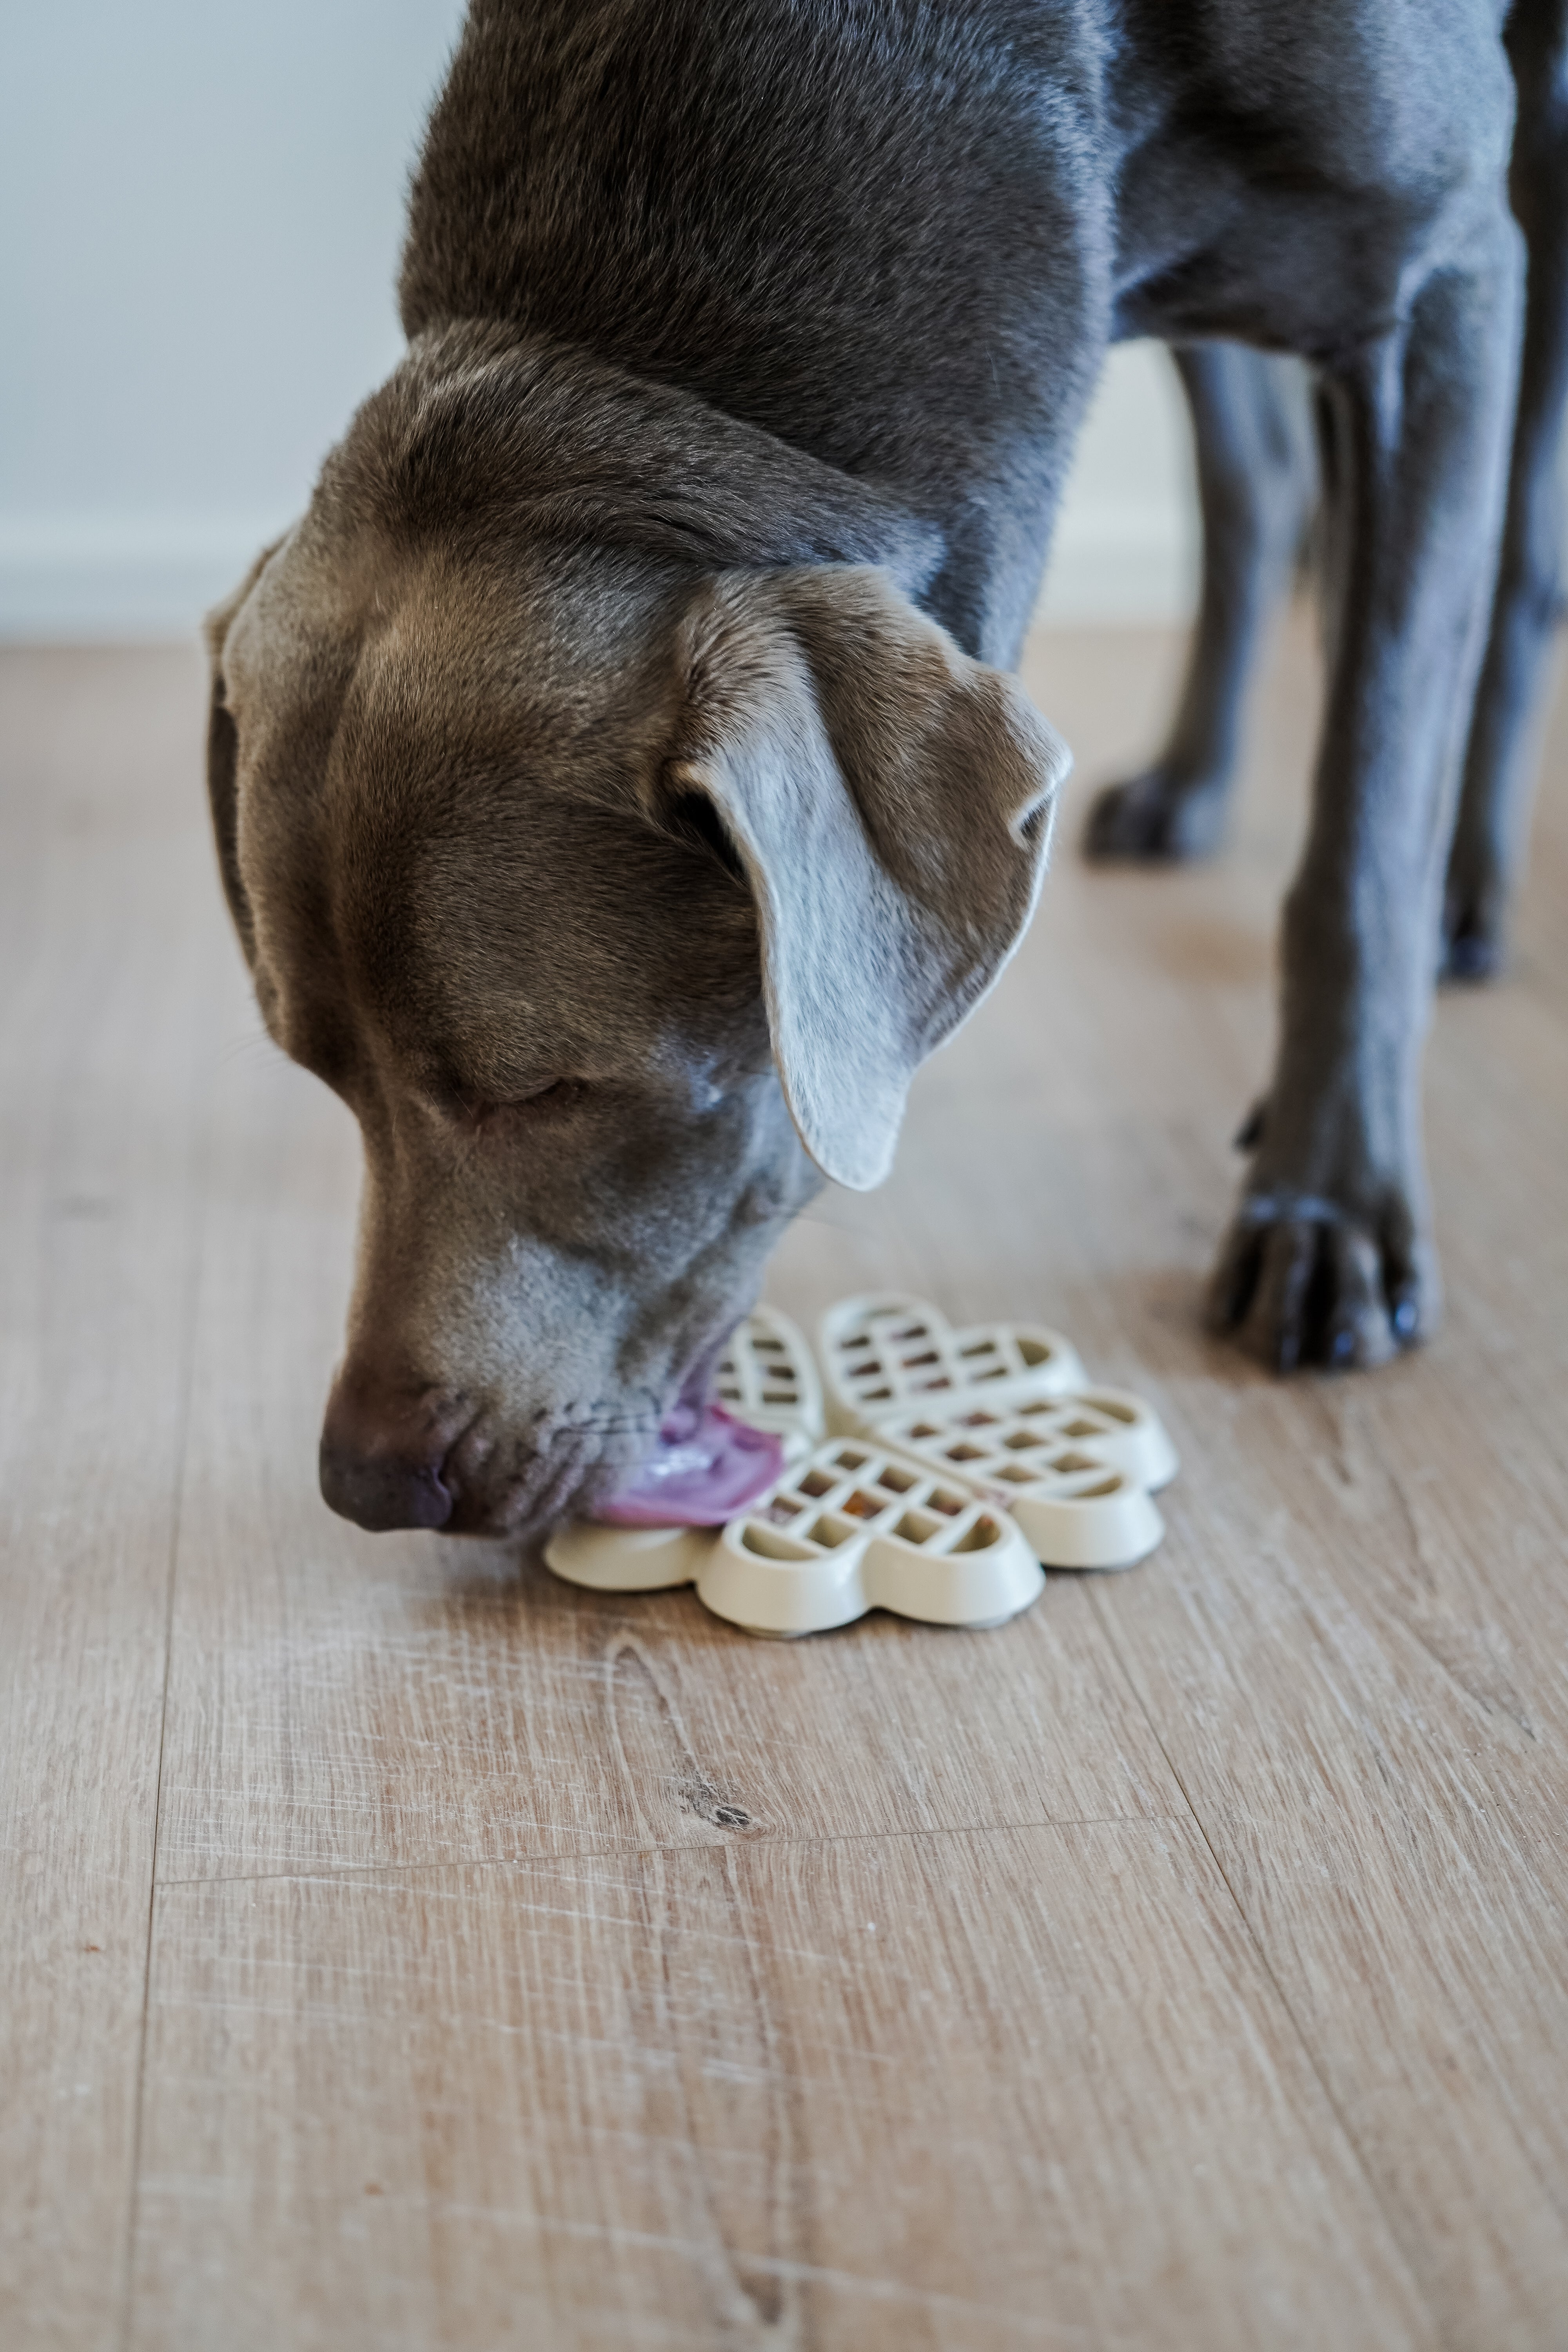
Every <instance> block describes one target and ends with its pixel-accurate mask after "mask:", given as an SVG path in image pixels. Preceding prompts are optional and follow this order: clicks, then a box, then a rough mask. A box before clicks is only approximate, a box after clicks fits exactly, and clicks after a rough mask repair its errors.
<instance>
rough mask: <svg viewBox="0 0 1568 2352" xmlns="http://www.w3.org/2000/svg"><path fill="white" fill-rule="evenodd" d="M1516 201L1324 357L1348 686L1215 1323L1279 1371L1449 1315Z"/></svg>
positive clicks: (1336, 633) (1333, 544)
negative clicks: (1451, 977) (1426, 1109)
mask: <svg viewBox="0 0 1568 2352" xmlns="http://www.w3.org/2000/svg"><path fill="white" fill-rule="evenodd" d="M1520 289H1521V261H1520V253H1519V240H1518V236H1517V232H1516V231H1515V229H1514V226H1513V225H1512V223H1511V221H1510V220H1509V219H1508V218H1507V217H1506V215H1504V214H1503V213H1502V210H1501V206H1500V205H1499V206H1498V208H1497V210H1496V212H1495V213H1494V214H1493V215H1491V216H1489V219H1488V221H1487V222H1486V224H1485V225H1484V226H1483V227H1481V228H1480V229H1479V230H1478V232H1477V234H1476V236H1475V237H1474V238H1473V240H1472V242H1471V244H1470V247H1469V248H1468V251H1467V253H1466V255H1465V257H1464V261H1463V264H1462V266H1458V267H1456V266H1450V267H1448V268H1446V269H1444V270H1443V271H1441V272H1439V273H1436V274H1435V275H1434V276H1433V277H1432V278H1430V279H1429V280H1428V282H1427V284H1426V288H1425V289H1424V290H1423V292H1422V293H1421V295H1420V296H1419V298H1418V299H1417V300H1416V302H1415V306H1414V309H1413V310H1412V312H1411V315H1410V317H1409V320H1408V321H1407V323H1406V324H1405V325H1404V326H1403V327H1402V328H1401V329H1400V330H1399V331H1397V332H1396V333H1394V334H1392V335H1390V336H1388V337H1386V338H1385V339H1384V340H1383V341H1380V342H1378V343H1377V344H1375V345H1373V347H1371V348H1370V349H1367V350H1364V351H1363V352H1359V353H1357V354H1355V355H1354V356H1353V357H1352V358H1351V359H1349V360H1347V361H1345V362H1342V363H1341V364H1339V365H1337V366H1335V367H1334V368H1332V369H1331V370H1330V371H1329V372H1328V376H1327V382H1326V391H1327V398H1326V400H1325V402H1324V403H1323V404H1322V406H1323V408H1324V411H1325V417H1326V430H1327V431H1328V433H1329V434H1330V436H1331V446H1330V447H1329V448H1328V450H1327V451H1326V453H1325V455H1326V458H1327V461H1328V462H1327V464H1326V467H1325V471H1326V474H1327V477H1328V480H1329V483H1330V485H1331V501H1330V515H1329V546H1328V557H1329V562H1328V565H1327V581H1326V587H1327V593H1329V595H1330V597H1331V606H1330V613H1331V627H1330V642H1331V646H1332V648H1333V654H1332V667H1331V685H1330V691H1329V700H1328V709H1327V712H1326V716H1325V720H1324V728H1323V738H1322V742H1321V750H1320V755H1319V761H1318V769H1317V776H1316V783H1315V789H1314V799H1313V811H1312V820H1311V825H1310V833H1309V836H1308V841H1307V846H1306V851H1305V854H1304V856H1303V859H1302V863H1301V866H1300V872H1299V873H1298V875H1297V877H1296V880H1295V883H1294V885H1293V886H1292V888H1291V890H1290V894H1289V898H1288V900H1287V903H1286V908H1285V922H1284V935H1283V943H1282V958H1281V961H1282V977H1283V1003H1282V1019H1281V1036H1280V1045H1279V1060H1278V1064H1277V1066H1276V1070H1275V1075H1274V1079H1273V1082H1272V1085H1271V1087H1270V1089H1269V1093H1268V1100H1267V1104H1266V1106H1265V1108H1264V1110H1263V1113H1262V1116H1261V1118H1260V1119H1259V1120H1258V1123H1257V1127H1256V1131H1255V1134H1254V1136H1253V1138H1252V1139H1251V1140H1252V1143H1253V1149H1254V1151H1255V1158H1254V1161H1253V1166H1252V1170H1251V1173H1250V1175H1249V1178H1248V1181H1247V1189H1246V1192H1245V1195H1244V1198H1243V1201H1242V1204H1241V1208H1240V1211H1239V1213H1238V1215H1237V1220H1236V1223H1235V1224H1234V1225H1233V1227H1232V1229H1231V1232H1230V1234H1229V1236H1228V1238H1227V1241H1226V1245H1225V1248H1224V1251H1223V1253H1222V1255H1221V1259H1220V1264H1219V1267H1218V1270H1217V1273H1216V1275H1215V1287H1214V1292H1213V1300H1212V1307H1213V1319H1214V1320H1215V1323H1216V1324H1217V1325H1218V1326H1219V1327H1221V1328H1234V1329H1236V1330H1237V1332H1238V1333H1239V1335H1240V1336H1241V1338H1242V1339H1243V1341H1244V1343H1245V1344H1246V1345H1247V1347H1248V1348H1249V1349H1251V1350H1252V1351H1253V1352H1255V1353H1257V1354H1258V1355H1261V1356H1262V1357H1264V1358H1265V1359H1266V1360H1268V1362H1270V1363H1272V1364H1276V1365H1278V1366H1279V1367H1280V1368H1281V1369H1288V1368H1289V1367H1290V1366H1292V1365H1294V1364H1296V1363H1299V1362H1301V1361H1306V1360H1318V1361H1322V1362H1328V1363H1333V1364H1375V1363H1379V1362H1382V1361H1383V1360H1384V1359H1385V1358H1387V1357H1388V1356H1390V1355H1392V1354H1393V1353H1394V1350H1395V1349H1399V1348H1402V1347H1409V1346H1412V1345H1413V1344H1414V1343H1415V1341H1416V1340H1418V1339H1423V1338H1425V1337H1426V1335H1427V1334H1428V1333H1429V1332H1430V1331H1431V1330H1432V1328H1433V1327H1434V1325H1435V1323H1436V1318H1437V1314H1438V1308H1439V1297H1438V1280H1437V1272H1436V1260H1435V1257H1434V1254H1433V1250H1432V1244H1431V1239H1430V1234H1429V1228H1428V1221H1427V1208H1426V1181H1425V1175H1424V1171H1423V1162H1422V1150H1421V1112H1420V1059H1421V1043H1422V1038H1423V1035H1424V1034H1425V1030H1426V1020H1427V1013H1428V1007H1429V1003H1430V999H1431V992H1432V984H1433V981H1434V977H1435V968H1436V950H1437V937H1438V902H1439V893H1440V883H1441V877H1442V872H1443V864H1444V854H1445V852H1446V850H1447V842H1448V835H1449V831H1450V827H1451V823H1452V811H1453V803H1454V796H1455V790H1456V785H1457V776H1458V747H1459V744H1460V741H1461V740H1462V737H1463V734H1464V730H1465V726H1466V723H1467V720H1468V712H1469V707H1470V700H1471V696H1472V693H1473V688H1474V680H1475V673H1476V668H1477V665H1478V662H1479V652H1480V644H1481V635H1482V627H1483V624H1484V619H1485V615H1486V612H1487V609H1488V604H1489V597H1490V591H1491V583H1492V575H1493V569H1494V565H1495V561H1496V542H1497V532H1498V524H1499V519H1500V513H1501V507H1502V485H1503V478H1504V467H1505V461H1506V449H1507V440H1508V429H1509V423H1510V415H1511V407H1512V399H1513V391H1514V381H1515V371H1516V365H1517V353H1518V341H1519V315H1520Z"/></svg>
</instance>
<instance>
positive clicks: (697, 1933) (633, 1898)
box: [132, 1823, 1438, 2352]
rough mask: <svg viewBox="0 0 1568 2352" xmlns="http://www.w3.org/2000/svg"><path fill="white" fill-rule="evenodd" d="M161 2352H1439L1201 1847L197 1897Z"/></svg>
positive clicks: (859, 1850)
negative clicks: (215, 2347) (1397, 2350)
mask: <svg viewBox="0 0 1568 2352" xmlns="http://www.w3.org/2000/svg"><path fill="white" fill-rule="evenodd" d="M142 2223H143V2226H142V2240H141V2245H140V2251H139V2260H138V2269H137V2285H136V2301H135V2325H134V2328H133V2332H132V2344H133V2345H135V2346H138V2347H146V2352H153V2347H156V2352H185V2347H191V2352H196V2347H206V2346H207V2345H210V2344H212V2343H214V2342H221V2343H223V2344H224V2345H225V2347H228V2348H229V2352H248V2347H256V2352H263V2348H264V2347H265V2352H271V2347H275V2346H278V2345H280V2344H288V2345H289V2346H290V2347H295V2352H316V2347H320V2352H328V2347H330V2352H371V2347H374V2352H392V2347H425V2346H430V2345H435V2344H440V2345H444V2346H452V2347H458V2346H461V2347H468V2346H474V2347H479V2346H494V2345H500V2344H525V2343H526V2344H538V2345H541V2346H544V2345H548V2346H549V2347H552V2352H556V2347H559V2352H567V2347H573V2352H578V2347H582V2352H588V2348H589V2347H595V2352H598V2348H599V2347H602V2352H631V2347H637V2352H642V2347H672V2352H673V2347H681V2352H699V2347H708V2346H713V2347H718V2346H726V2347H742V2346H758V2347H761V2346H763V2345H794V2346H799V2347H805V2346H810V2347H813V2352H882V2347H886V2352H910V2347H931V2352H1004V2347H1007V2352H1013V2347H1017V2352H1024V2347H1029V2352H1037V2347H1038V2352H1044V2347H1082V2346H1104V2347H1124V2346H1136V2347H1140V2352H1165V2347H1169V2352H1190V2347H1194V2346H1197V2345H1202V2346H1204V2347H1212V2352H1228V2347H1235V2352H1256V2347H1258V2346H1260V2345H1264V2344H1267V2345H1268V2346H1269V2347H1270V2352H1289V2347H1301V2352H1321V2347H1324V2346H1327V2345H1333V2346H1334V2347H1337V2352H1363V2347H1364V2348H1365V2352H1370V2347H1374V2346H1375V2347H1395V2346H1397V2347H1415V2346H1427V2345H1435V2344H1436V2342H1437V2340H1438V2338H1437V2335H1436V2331H1435V2329H1434V2328H1433V2327H1432V2326H1430V2324H1429V2323H1428V2321H1427V2320H1426V2315H1424V2314H1423V2312H1422V2310H1421V2308H1420V2305H1419V2304H1418V2302H1417V2301H1416V2299H1415V2295H1414V2294H1413V2292H1412V2290H1411V2287H1410V2284H1409V2282H1408V2279H1407V2277H1406V2275H1405V2271H1404V2268H1403V2266H1402V2264H1401V2263H1400V2262H1399V2260H1398V2258H1397V2256H1395V2255H1394V2254H1393V2253H1392V2252H1391V2250H1390V2246H1389V2242H1388V2239H1387V2234H1386V2232H1385V2231H1384V2227H1383V2224H1382V2222H1381V2221H1380V2220H1379V2218H1378V2215H1377V2212H1376V2209H1375V2206H1374V2204H1373V2200H1371V2198H1370V2197H1369V2195H1368V2193H1367V2188H1366V2184H1365V2182H1364V2180H1363V2178H1362V2177H1361V2174H1360V2171H1359V2168H1357V2166H1356V2164H1355V2162H1354V2160H1353V2158H1352V2157H1351V2156H1350V2154H1349V2151H1348V2149H1347V2148H1346V2147H1345V2144H1344V2142H1343V2140H1342V2137H1341V2134H1340V2132H1339V2129H1338V2126H1337V2125H1336V2123H1335V2121H1334V2118H1333V2116H1332V2115H1331V2111H1330V2109H1329V2107H1328V2105H1327V2102H1326V2101H1325V2100H1324V2098H1323V2096H1322V2094H1321V2089H1320V2087H1319V2085H1318V2083H1317V2081H1316V2079H1315V2077H1314V2075H1313V2074H1312V2072H1311V2069H1310V2066H1309V2065H1308V2064H1307V2063H1306V2062H1305V2060H1304V2058H1303V2056H1302V2053H1301V2052H1300V2045H1299V2043H1298V2042H1297V2040H1296V2036H1295V2034H1294V2032H1293V2031H1292V2029H1291V2027H1290V2025H1289V2021H1288V2019H1287V2018H1286V2017H1285V2015H1284V2012H1283V2011H1282V2009H1281V2006H1280V2004H1279V2000H1278V1998H1277V1996H1276V1995H1275V1993H1274V1991H1273V1989H1272V1987H1271V1986H1270V1985H1269V1983H1268V1979H1267V1978H1266V1977H1265V1976H1264V1975H1263V1973H1262V1971H1261V1970H1260V1969H1259V1968H1258V1962H1257V1958H1256V1955H1255V1953H1254V1952H1253V1949H1252V1947H1251V1945H1250V1943H1249V1941H1248V1939H1247V1937H1246V1936H1245V1934H1244V1933H1243V1932H1242V1931H1241V1930H1240V1928H1239V1925H1238V1922H1237V1917H1236V1914H1235V1911H1234V1908H1233V1906H1232V1905H1231V1902H1230V1898H1229V1895H1228V1894H1227V1893H1226V1889H1225V1887H1224V1885H1223V1884H1222V1883H1221V1882H1220V1880H1219V1878H1218V1875H1217V1874H1216V1873H1215V1869H1214V1867H1213V1864H1212V1862H1211V1861H1210V1858H1209V1856H1208V1853H1207V1852H1206V1849H1205V1846H1204V1844H1203V1842H1202V1840H1201V1839H1200V1838H1199V1837H1198V1836H1197V1835H1196V1833H1195V1832H1193V1831H1192V1830H1190V1829H1189V1828H1187V1827H1186V1826H1185V1825H1180V1824H1178V1825H1169V1824H1131V1823H1112V1824H1096V1825H1093V1826H1089V1827H1077V1828H1069V1829H1033V1830H1009V1831H988V1832H976V1833H970V1834H965V1835H953V1834H948V1835H917V1836H911V1837H883V1838H876V1839H844V1840H836V1841H829V1842H827V1843H782V1842H773V1843H750V1844H747V1843H738V1844H732V1845H730V1846H728V1847H720V1848H716V1849H714V1850H712V1851H710V1852H705V1853H690V1852H686V1853H675V1852H665V1853H654V1854H650V1855H647V1856H643V1857H638V1856H613V1857H580V1858H577V1859H574V1860H571V1861H567V1862H553V1863H530V1864H518V1865H511V1866H509V1865H495V1866H491V1867H489V1868H486V1869H472V1868H462V1869H442V1870H437V1871H420V1872H415V1873H410V1874H405V1875H402V1876H399V1877H396V1878H390V1879H389V1878H387V1877H385V1876H382V1875H375V1876H372V1877H370V1878H361V1879H354V1880H352V1881H349V1882H342V1881H338V1882H322V1881H321V1880H320V1879H293V1880H283V1881H279V1880H269V1881H262V1882H257V1883H254V1884H252V1885H205V1886H182V1887H166V1888H164V1889H163V1890H162V1891H161V1894H160V1896H159V1909H158V1937H157V1961H156V1976H155V1987H154V2008H153V2037H152V2042H151V2048H150V2056H149V2074H148V2114H147V2172H146V2177H145V2179H144V2181H143V2187H142Z"/></svg>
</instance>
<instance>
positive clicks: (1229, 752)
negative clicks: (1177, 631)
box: [1084, 343, 1317, 860]
mask: <svg viewBox="0 0 1568 2352" xmlns="http://www.w3.org/2000/svg"><path fill="white" fill-rule="evenodd" d="M1173 357H1174V359H1175V362H1176V365H1177V368H1178V369H1179V370H1180V372H1181V377H1182V383H1183V385H1184V389H1185V392H1186V395H1187V405H1188V407H1189V409H1190V410H1191V413H1192V421H1193V445H1194V454H1195V457H1196V460H1197V477H1198V495H1199V499H1200V502H1201V505H1202V509H1203V529H1204V541H1203V593H1202V601H1201V603H1200V605H1199V608H1198V622H1197V628H1196V630H1195V632H1194V638H1193V647H1192V653H1191V655H1190V656H1189V659H1188V664H1187V675H1186V680H1185V683H1184V687H1183V689H1182V698H1181V701H1180V703H1179V705H1178V707H1177V711H1176V718H1175V721H1174V724H1173V727H1172V730H1171V735H1170V740H1169V741H1168V742H1167V743H1166V745H1165V748H1164V750H1163V751H1162V752H1161V753H1160V755H1159V757H1158V759H1156V760H1155V761H1154V762H1153V764H1152V767H1149V768H1147V769H1145V770H1144V771H1143V772H1142V774H1140V775H1136V776H1133V777H1131V778H1130V779H1129V780H1128V781H1127V782H1125V783H1119V784H1110V785H1108V786H1107V787H1106V789H1105V790H1104V791H1103V792H1102V793H1100V795H1099V797H1098V798H1097V799H1096V801H1095V803H1094V804H1093V806H1092V808H1091V809H1090V811H1089V824H1088V827H1087V829H1086V832H1085V836H1084V847H1085V850H1086V851H1087V853H1088V855H1089V856H1090V857H1101V858H1140V859H1149V860H1163V859H1173V858H1183V857H1201V856H1205V855H1206V854H1207V853H1208V852H1209V851H1211V850H1213V849H1215V848H1217V846H1218V845H1219V841H1220V837H1221V835H1222V833H1223V831H1224V828H1225V821H1226V812H1227V809H1228V806H1229V802H1230V793H1231V785H1232V782H1234V779H1235V773H1236V763H1237V743H1238V740H1239V736H1240V730H1241V716H1242V709H1243V704H1244V701H1245V698H1246V692H1247V676H1248V673H1249V672H1250V670H1251V667H1252V663H1253V657H1254V655H1255V653H1256V650H1257V646H1258V638H1259V636H1260V635H1261V634H1262V631H1263V628H1264V625H1265V624H1266V623H1267V621H1268V617H1269V614H1271V613H1272V611H1273V609H1274V607H1275V605H1276V604H1277V603H1278V601H1279V595H1280V593H1281V591H1282V590H1283V588H1284V586H1285V583H1286V582H1287V581H1288V580H1289V575H1290V572H1291V569H1292V566H1293V565H1294V563H1295V562H1296V560H1297V557H1298V555H1299V554H1300V547H1301V542H1302V539H1303V536H1304V534H1305V531H1306V528H1307V523H1308V520H1309V518H1310V514H1311V511H1312V506H1313V502H1314V499H1315V496H1316V490H1317V481H1316V470H1315V467H1314V465H1313V459H1312V446H1311V433H1310V420H1309V416H1308V410H1307V402H1306V400H1305V399H1304V398H1303V397H1302V396H1301V386H1300V383H1299V382H1296V381H1293V380H1292V377H1293V373H1299V370H1298V367H1297V362H1292V361H1289V360H1280V359H1271V358H1268V356H1266V355H1265V354H1264V353H1263V352H1254V351H1247V350H1246V349H1245V348H1244V347H1243V346H1242V345H1240V344H1238V343H1190V344H1186V345H1184V346H1180V347H1178V348H1177V349H1176V350H1175V352H1173Z"/></svg>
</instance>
